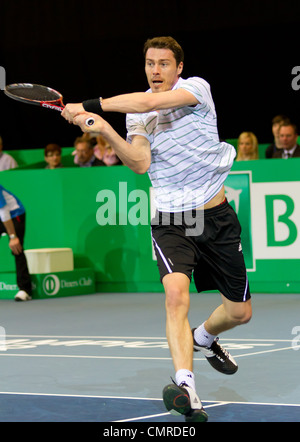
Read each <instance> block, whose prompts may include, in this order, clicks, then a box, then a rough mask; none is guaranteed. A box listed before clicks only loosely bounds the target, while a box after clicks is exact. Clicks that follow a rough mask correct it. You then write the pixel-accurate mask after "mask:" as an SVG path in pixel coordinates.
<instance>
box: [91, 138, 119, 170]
mask: <svg viewBox="0 0 300 442" xmlns="http://www.w3.org/2000/svg"><path fill="white" fill-rule="evenodd" d="M96 141H97V144H96V145H95V146H94V154H95V157H96V158H98V159H99V160H101V161H103V162H104V163H105V164H106V166H114V165H116V164H121V161H120V159H119V158H118V157H117V155H116V153H115V151H114V150H113V148H112V147H111V146H110V145H109V143H108V142H107V141H106V140H105V138H104V137H103V136H102V135H97V137H96Z"/></svg>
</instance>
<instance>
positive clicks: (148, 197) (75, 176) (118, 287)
mask: <svg viewBox="0 0 300 442" xmlns="http://www.w3.org/2000/svg"><path fill="white" fill-rule="evenodd" d="M299 167H300V159H297V158H294V159H290V160H256V161H248V162H239V163H235V164H234V166H233V168H232V172H231V173H230V175H229V176H228V178H227V180H226V183H225V190H226V196H227V199H228V201H229V203H230V204H231V205H232V206H233V208H234V209H235V211H236V212H237V215H238V217H239V220H240V222H241V225H242V247H243V253H244V256H245V261H246V266H247V270H248V276H249V282H250V287H251V291H252V292H264V293H300V272H299V265H300V237H299V231H300V174H299ZM1 184H2V185H3V186H4V187H6V188H7V189H9V190H10V191H12V192H13V193H15V194H16V195H17V196H18V197H19V198H20V199H21V200H22V202H23V203H24V205H25V207H26V236H25V248H26V249H37V248H51V247H55V248H56V247H70V248H72V250H73V255H74V268H75V270H77V269H86V268H88V269H92V270H93V272H94V275H95V291H96V292H153V291H159V292H160V291H162V285H161V283H160V282H159V274H158V270H157V266H156V261H155V257H154V255H153V247H152V241H151V234H150V219H151V213H152V211H153V204H152V203H151V202H152V191H151V184H150V181H149V178H148V176H147V175H146V174H145V175H136V174H134V173H133V172H132V171H131V170H129V169H128V168H126V167H125V166H112V167H94V168H82V169H81V168H67V167H65V168H63V169H56V170H45V169H32V170H30V169H25V170H24V169H23V170H20V169H19V170H12V171H7V172H1ZM14 271H15V266H14V259H13V256H12V255H11V253H10V250H9V248H8V239H7V237H2V238H1V241H0V272H2V273H3V274H8V273H10V274H14ZM0 275H1V273H0ZM32 276H33V279H34V275H32ZM0 282H1V278H0ZM4 283H5V281H4ZM35 283H36V284H37V285H38V286H39V290H41V289H40V287H43V283H42V281H41V280H39V281H37V282H36V281H35ZM9 284H11V285H13V284H15V279H14V280H13V281H12V280H10V282H9ZM52 286H53V287H54V286H55V278H53V279H50V280H48V282H47V285H46V287H48V288H51V287H52ZM55 287H56V286H55ZM65 288H67V287H65ZM191 289H192V291H193V290H194V286H193V284H192V286H191ZM87 291H89V287H87ZM92 292H93V291H92V290H91V292H90V293H92ZM0 293H1V291H0ZM0 296H1V295H0ZM36 296H39V295H38V294H36ZM41 296H43V295H41ZM47 296H49V295H47Z"/></svg>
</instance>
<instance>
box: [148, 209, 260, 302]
mask: <svg viewBox="0 0 300 442" xmlns="http://www.w3.org/2000/svg"><path fill="white" fill-rule="evenodd" d="M195 213H196V211H193V212H191V216H192V217H193V218H195V216H194V214H195ZM202 214H203V215H204V216H203V224H202V228H201V229H200V230H201V232H202V233H201V234H199V235H195V236H194V235H187V234H186V232H187V229H190V227H191V226H190V221H189V222H188V224H186V222H185V219H186V218H185V217H184V216H183V215H182V214H180V216H179V218H178V214H176V215H175V214H167V216H168V219H169V222H168V223H166V222H165V221H162V220H163V219H164V215H165V214H163V213H161V212H157V214H156V217H155V222H153V220H152V223H151V229H152V239H153V244H154V249H155V253H156V257H157V265H158V269H159V273H160V280H161V281H162V279H163V277H164V276H165V275H167V274H168V273H173V272H179V273H184V274H185V275H187V276H188V277H189V279H190V280H191V279H192V276H193V277H194V281H195V285H196V289H197V291H198V292H202V291H205V290H219V291H220V292H221V293H222V294H223V295H224V296H225V297H226V298H227V299H229V300H231V301H234V302H243V301H247V300H248V299H250V297H251V296H250V290H249V283H248V278H247V273H246V266H245V261H244V255H243V252H242V247H241V226H240V223H239V220H238V218H237V215H236V213H235V211H234V210H233V209H232V207H231V206H230V204H228V202H227V201H225V202H224V203H223V204H220V205H218V206H216V207H213V208H211V209H207V210H205V211H204V212H202ZM176 217H177V219H176ZM181 217H182V219H181V222H179V221H178V220H179V219H180V218H181ZM189 219H190V218H189Z"/></svg>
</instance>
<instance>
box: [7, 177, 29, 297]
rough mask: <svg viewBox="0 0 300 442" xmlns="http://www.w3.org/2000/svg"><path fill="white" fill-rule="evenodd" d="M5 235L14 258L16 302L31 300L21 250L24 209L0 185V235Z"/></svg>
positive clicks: (26, 271)
mask: <svg viewBox="0 0 300 442" xmlns="http://www.w3.org/2000/svg"><path fill="white" fill-rule="evenodd" d="M3 233H7V235H8V236H9V244H8V245H9V248H10V249H11V251H12V254H13V255H14V257H15V262H16V273H17V284H18V287H19V291H18V293H17V294H16V296H15V300H16V301H30V300H31V291H32V286H31V279H30V275H29V271H28V267H27V260H26V256H25V253H24V250H23V242H24V235H25V208H24V206H23V204H22V202H21V201H20V200H19V199H18V198H17V197H16V196H15V195H14V194H12V193H11V192H9V191H8V190H6V189H4V187H2V186H1V185H0V235H2V234H3Z"/></svg>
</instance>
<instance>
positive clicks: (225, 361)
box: [192, 328, 238, 374]
mask: <svg viewBox="0 0 300 442" xmlns="http://www.w3.org/2000/svg"><path fill="white" fill-rule="evenodd" d="M195 330H196V329H195V328H193V329H192V334H193V340H194V351H201V352H202V353H203V354H204V356H205V357H206V359H207V360H208V362H209V363H210V365H211V366H212V367H213V368H214V369H215V370H217V371H219V372H221V373H224V374H234V373H236V372H237V370H238V365H237V363H236V362H235V360H234V359H233V357H232V356H231V355H230V354H229V353H228V351H227V350H225V349H224V348H223V347H222V346H221V345H220V344H219V342H218V341H219V338H216V339H215V340H214V342H213V343H212V345H211V346H210V347H204V346H202V345H199V344H198V343H197V342H196V341H195V338H194V332H195Z"/></svg>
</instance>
